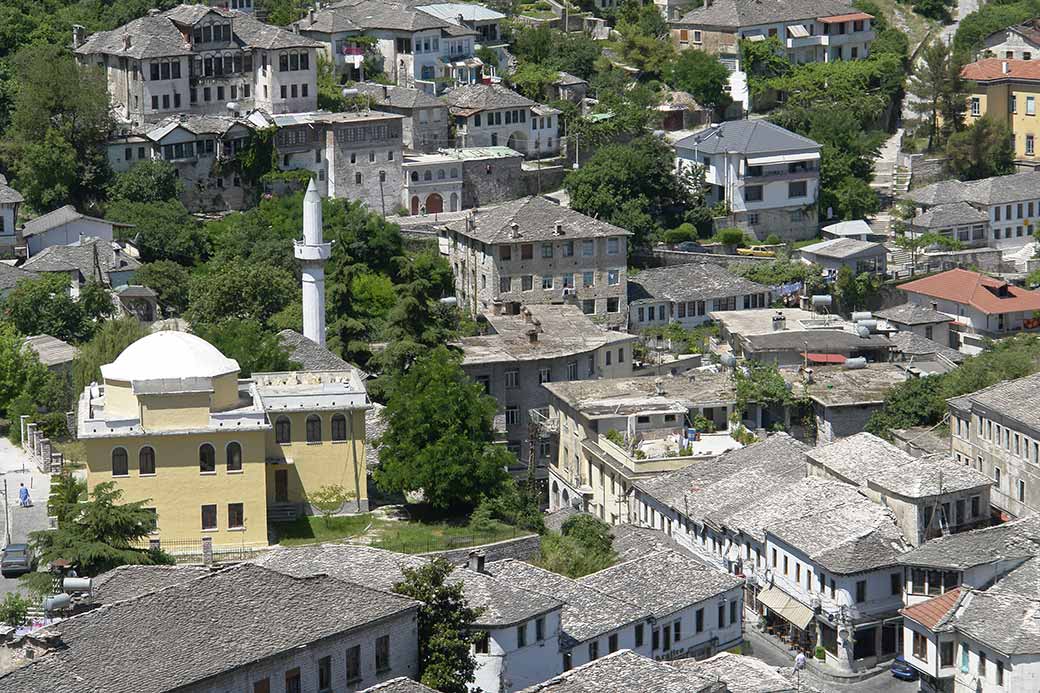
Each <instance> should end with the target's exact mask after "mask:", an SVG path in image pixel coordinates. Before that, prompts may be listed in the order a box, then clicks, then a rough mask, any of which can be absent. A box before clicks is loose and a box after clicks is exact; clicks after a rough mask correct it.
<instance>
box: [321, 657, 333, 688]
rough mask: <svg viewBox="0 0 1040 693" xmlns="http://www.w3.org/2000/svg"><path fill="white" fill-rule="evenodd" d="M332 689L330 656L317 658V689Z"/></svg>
mask: <svg viewBox="0 0 1040 693" xmlns="http://www.w3.org/2000/svg"><path fill="white" fill-rule="evenodd" d="M331 689H332V657H322V658H321V659H319V660H318V690H319V691H327V690H331Z"/></svg>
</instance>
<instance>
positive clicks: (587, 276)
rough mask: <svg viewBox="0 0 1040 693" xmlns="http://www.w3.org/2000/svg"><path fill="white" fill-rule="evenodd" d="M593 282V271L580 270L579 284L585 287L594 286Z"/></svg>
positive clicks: (594, 274)
mask: <svg viewBox="0 0 1040 693" xmlns="http://www.w3.org/2000/svg"><path fill="white" fill-rule="evenodd" d="M595 283H596V273H595V272H582V273H581V285H582V287H583V288H586V289H587V288H588V287H590V286H594V285H595Z"/></svg>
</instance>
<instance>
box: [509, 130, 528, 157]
mask: <svg viewBox="0 0 1040 693" xmlns="http://www.w3.org/2000/svg"><path fill="white" fill-rule="evenodd" d="M506 146H507V147H509V148H510V149H512V150H513V151H516V152H520V153H521V154H526V153H527V133H524V132H521V131H519V130H517V131H516V132H514V133H513V134H512V135H510V136H509V141H508V142H506Z"/></svg>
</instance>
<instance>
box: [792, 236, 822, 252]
mask: <svg viewBox="0 0 1040 693" xmlns="http://www.w3.org/2000/svg"><path fill="white" fill-rule="evenodd" d="M822 240H823V239H822V238H806V239H805V240H803V241H795V242H793V243H792V244H791V248H792V249H794V250H798V249H799V248H804V247H805V246H807V245H812V244H813V243H819V242H820V241H822Z"/></svg>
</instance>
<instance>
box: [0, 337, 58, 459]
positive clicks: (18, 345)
mask: <svg viewBox="0 0 1040 693" xmlns="http://www.w3.org/2000/svg"><path fill="white" fill-rule="evenodd" d="M69 394H70V393H69V392H68V391H67V388H66V386H65V385H64V384H63V383H62V382H61V381H59V379H58V378H57V377H56V376H55V375H54V374H53V373H51V372H50V371H49V370H47V368H46V367H45V366H44V365H43V364H41V363H40V360H39V358H37V356H36V352H34V351H32V350H31V349H25V348H23V343H22V337H21V335H19V334H18V333H17V332H16V331H15V330H14V329H13V327H12V326H11V325H10V323H5V322H0V416H2V417H3V418H5V419H7V420H9V421H12V422H15V425H12V426H11V427H10V431H9V435H10V437H11V439H12V440H13V441H14V442H19V438H20V437H21V427H20V426H18V425H17V422H18V420H19V416H21V415H22V414H28V415H30V416H32V417H33V420H34V421H36V422H37V423H39V424H41V428H43V429H44V432H45V433H46V434H47V435H48V436H51V437H56V436H57V435H60V434H61V433H64V432H65V423H64V414H63V412H64V411H65V409H66V407H67V406H68V405H69Z"/></svg>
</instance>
